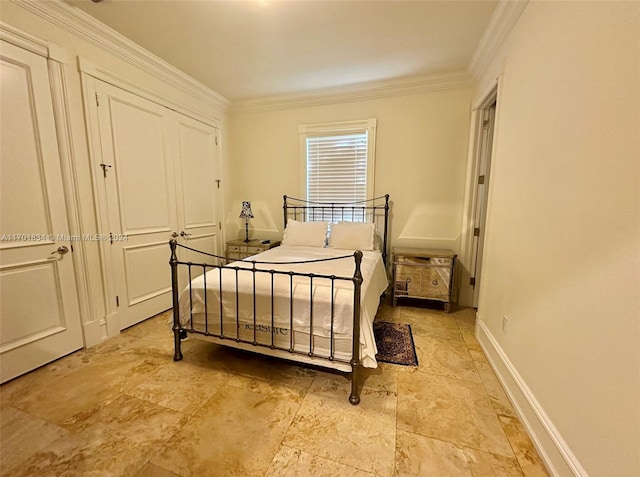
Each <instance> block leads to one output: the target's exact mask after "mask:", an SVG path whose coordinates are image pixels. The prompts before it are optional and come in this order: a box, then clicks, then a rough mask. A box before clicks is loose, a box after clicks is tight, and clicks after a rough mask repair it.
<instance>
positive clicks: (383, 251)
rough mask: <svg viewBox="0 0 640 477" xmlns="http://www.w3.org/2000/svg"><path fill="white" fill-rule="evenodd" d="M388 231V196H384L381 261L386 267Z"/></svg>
mask: <svg viewBox="0 0 640 477" xmlns="http://www.w3.org/2000/svg"><path fill="white" fill-rule="evenodd" d="M388 229H389V194H385V196H384V245H383V249H382V261H383V262H384V264H385V266H386V265H387V233H388Z"/></svg>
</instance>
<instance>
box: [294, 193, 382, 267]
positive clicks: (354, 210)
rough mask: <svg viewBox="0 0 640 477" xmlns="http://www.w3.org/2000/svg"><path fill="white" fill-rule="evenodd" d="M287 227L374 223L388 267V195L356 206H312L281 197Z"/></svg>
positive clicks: (312, 203)
mask: <svg viewBox="0 0 640 477" xmlns="http://www.w3.org/2000/svg"><path fill="white" fill-rule="evenodd" d="M282 198H283V206H282V207H283V209H284V226H285V227H286V226H287V220H289V219H294V220H299V221H302V222H317V221H325V220H326V221H327V222H332V223H335V222H339V221H343V222H373V223H374V224H375V227H376V233H377V234H378V236H379V237H380V238H381V245H380V251H381V252H382V259H383V260H384V263H385V265H386V263H387V251H388V233H389V194H385V195H383V196H380V197H376V198H374V199H366V200H360V201H357V202H313V201H309V200H304V199H296V198H295V197H289V196H286V195H284V196H282Z"/></svg>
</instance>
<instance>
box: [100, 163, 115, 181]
mask: <svg viewBox="0 0 640 477" xmlns="http://www.w3.org/2000/svg"><path fill="white" fill-rule="evenodd" d="M100 167H102V175H103V176H104V178H105V179H106V178H107V169H109V168H111V167H112V166H111V164H105V163H104V162H103V163H102V164H100Z"/></svg>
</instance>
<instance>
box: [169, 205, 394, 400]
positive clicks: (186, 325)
mask: <svg viewBox="0 0 640 477" xmlns="http://www.w3.org/2000/svg"><path fill="white" fill-rule="evenodd" d="M387 199H388V196H387ZM385 244H386V242H385ZM169 246H170V248H171V258H170V260H169V264H170V265H171V286H172V299H173V326H172V330H173V334H174V348H175V353H174V357H173V359H174V360H175V361H179V360H181V359H182V358H183V354H182V349H181V340H182V338H183V337H184V336H185V332H189V333H197V334H201V335H205V336H210V337H214V338H217V339H219V340H221V341H223V340H229V341H233V342H235V343H243V344H246V345H251V346H256V347H264V348H270V349H272V350H279V351H283V352H286V353H289V354H291V355H294V354H297V355H306V356H308V357H310V358H317V359H321V360H328V361H337V362H342V363H345V364H347V365H349V366H350V368H351V394H350V395H349V402H351V403H352V404H358V403H359V402H360V392H359V387H358V374H359V368H360V362H361V357H360V319H361V304H360V298H361V287H362V282H363V278H362V272H361V264H362V256H363V254H362V252H361V251H355V252H354V253H353V254H350V255H344V256H339V257H331V258H322V259H314V260H304V261H291V262H266V261H257V260H244V261H243V262H245V263H247V264H251V265H250V267H244V266H243V267H240V266H237V265H235V266H227V265H217V264H211V263H194V262H190V261H189V262H187V261H181V260H179V259H178V252H177V250H178V249H179V248H180V249H185V250H190V251H192V252H196V253H199V254H203V255H207V256H209V257H213V258H215V259H218V260H221V261H222V263H226V261H228V260H230V259H228V258H227V257H224V256H219V255H214V254H210V253H207V252H202V251H200V250H196V249H194V248H191V247H187V246H185V245H182V244H179V243H178V242H177V241H176V239H171V240H170V241H169ZM385 247H386V245H385ZM345 259H352V260H354V264H355V269H354V274H353V276H351V277H341V276H335V275H325V274H314V273H301V272H292V271H283V270H278V269H276V268H274V267H276V266H283V265H294V264H300V263H313V262H326V261H336V260H345ZM179 267H183V268H186V274H187V277H186V278H187V279H188V290H189V293H188V295H189V297H188V299H189V310H190V312H189V313H190V316H189V317H188V320H187V319H186V317H181V316H180V314H181V311H180V289H179V282H180V276H179V275H180V272H179ZM212 270H217V271H218V272H217V273H215V272H214V274H213V275H211V271H212ZM194 271H195V272H194ZM198 272H202V277H203V280H204V289H205V293H204V316H205V319H204V327H202V326H197V325H196V323H195V321H194V316H193V315H194V313H193V309H194V306H193V305H194V296H193V290H192V283H193V278H194V275H195V274H197V273H198ZM208 273H209V276H211V279H212V280H213V279H217V284H212V285H213V286H214V287H217V290H216V291H217V292H218V293H219V297H220V299H219V300H217V303H212V304H210V303H209V300H208V298H207V292H206V290H207V276H208ZM198 276H199V275H198ZM229 276H230V277H231V281H232V283H231V288H232V290H234V291H235V297H234V299H235V316H233V315H231V316H230V315H229V314H228V313H227V312H226V311H225V309H224V306H223V299H222V297H223V293H227V294H228V293H229V289H228V288H225V289H224V290H223V288H224V285H223V281H224V280H225V279H226V280H229ZM261 276H266V277H267V279H268V281H270V284H271V285H270V286H271V305H270V306H271V308H270V314H271V316H270V322H268V324H267V325H265V324H264V320H259V319H258V313H257V310H256V306H257V305H256V302H257V296H256V283H257V282H258V280H261V278H259V277H261ZM247 277H250V282H251V283H252V287H253V290H251V291H252V295H250V296H251V299H252V306H253V310H252V322H251V323H246V322H244V323H241V317H240V301H241V297H242V295H243V293H244V295H246V292H242V291H241V287H240V286H239V282H240V281H241V278H242V279H244V280H243V281H244V282H246V279H247ZM277 277H283V278H284V281H288V283H289V323H288V325H289V328H288V329H287V328H283V327H281V326H279V325H278V323H276V320H275V307H274V291H275V281H276V280H278V278H277ZM296 280H298V281H299V280H305V281H306V280H308V281H309V296H308V299H309V301H308V306H309V323H308V335H309V341H308V347H305V349H304V350H302V349H300V345H299V343H294V339H295V338H294V333H295V332H296V331H298V332H302V333H304V332H305V331H306V330H304V329H300V325H299V324H295V323H294V302H295V300H296V297H295V293H294V281H296ZM320 280H322V283H323V284H324V286H327V284H328V286H329V288H330V296H331V299H330V308H329V314H330V318H329V320H330V327H329V337H328V338H329V340H328V342H329V352H328V353H319V352H317V346H316V343H315V341H316V340H317V339H318V338H317V336H316V335H314V318H316V317H315V316H314V305H315V306H316V307H317V306H318V302H317V300H316V299H315V297H314V281H315V282H316V283H317V282H318V281H320ZM279 281H280V282H282V281H283V280H279ZM234 282H235V283H234ZM338 282H340V283H343V282H350V283H352V284H353V323H352V342H351V357H350V359H344V358H340V357H337V356H336V355H335V352H336V350H335V344H334V338H335V336H334V324H335V323H334V318H335V306H336V303H335V296H334V292H335V290H336V288H335V287H336V283H338ZM261 283H264V280H262V281H261ZM226 284H227V285H229V284H228V283H226ZM185 293H186V292H185ZM244 298H246V296H245V297H244ZM299 304H300V303H298V305H299ZM211 307H214V308H215V309H214V308H211ZM210 311H211V312H212V313H213V314H217V315H218V319H219V323H215V324H210V323H209V312H210ZM267 316H268V315H267ZM225 318H226V319H227V321H226V323H227V324H228V320H229V319H231V320H233V322H234V326H233V329H231V330H229V329H228V328H227V329H225ZM241 326H244V327H245V328H244V330H245V331H246V330H247V329H248V328H247V327H249V328H250V329H251V330H252V331H253V336H252V337H250V338H249V339H247V337H246V333H244V335H245V336H244V337H242V336H241ZM287 330H288V331H287ZM258 331H264V332H267V333H270V337H271V338H270V342H266V343H265V342H263V341H261V340H259V339H258V336H257V334H258ZM287 333H288V336H289V339H288V345H286V346H285V345H283V340H282V339H277V338H279V335H283V334H285V335H286V334H287ZM222 344H224V342H222ZM291 359H295V358H291Z"/></svg>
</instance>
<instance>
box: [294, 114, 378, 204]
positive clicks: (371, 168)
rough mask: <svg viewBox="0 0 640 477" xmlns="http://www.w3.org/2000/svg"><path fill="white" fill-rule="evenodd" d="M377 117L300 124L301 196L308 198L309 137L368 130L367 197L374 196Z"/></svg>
mask: <svg viewBox="0 0 640 477" xmlns="http://www.w3.org/2000/svg"><path fill="white" fill-rule="evenodd" d="M377 123H378V121H377V119H375V118H369V119H362V120H357V121H340V122H333V123H319V124H301V125H300V126H298V137H299V150H300V191H301V194H302V195H301V196H300V197H301V198H302V199H306V198H307V138H310V137H318V136H333V135H338V134H349V133H351V134H356V133H364V132H367V189H366V190H367V192H366V193H367V197H366V198H367V199H371V198H373V197H374V195H373V192H374V176H375V158H376V153H375V152H376V129H377Z"/></svg>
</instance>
